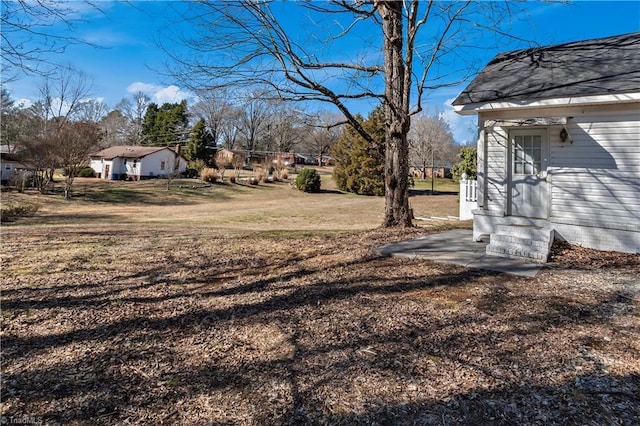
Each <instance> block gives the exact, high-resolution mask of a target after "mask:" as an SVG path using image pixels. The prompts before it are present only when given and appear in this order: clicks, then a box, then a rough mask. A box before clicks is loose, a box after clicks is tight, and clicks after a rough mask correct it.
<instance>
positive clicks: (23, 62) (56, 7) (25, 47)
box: [0, 0, 99, 82]
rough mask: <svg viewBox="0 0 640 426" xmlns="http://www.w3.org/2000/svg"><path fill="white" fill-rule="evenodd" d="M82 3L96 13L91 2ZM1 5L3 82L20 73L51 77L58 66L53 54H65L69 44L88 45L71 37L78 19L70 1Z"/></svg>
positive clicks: (22, 1)
mask: <svg viewBox="0 0 640 426" xmlns="http://www.w3.org/2000/svg"><path fill="white" fill-rule="evenodd" d="M82 3H83V5H85V6H86V5H88V6H90V7H91V8H92V9H95V10H99V8H98V7H97V6H96V4H95V3H93V2H91V1H85V2H82ZM1 6H2V12H1V13H0V27H2V31H0V37H1V40H2V42H1V43H0V51H1V52H2V75H3V79H4V81H5V82H6V81H8V80H12V79H15V78H17V75H18V74H19V73H21V72H22V73H25V74H38V75H43V76H46V75H52V74H54V73H55V71H56V70H57V69H59V67H60V64H57V63H55V62H54V61H53V59H52V55H54V54H61V53H64V51H65V49H66V48H67V46H69V45H71V44H85V45H86V44H89V43H87V42H86V41H85V40H81V39H80V38H79V37H76V36H74V35H73V30H74V26H75V25H76V24H77V23H78V22H80V21H81V19H80V18H79V15H78V13H77V10H76V9H74V7H73V5H72V4H70V3H69V2H60V1H58V2H56V1H50V0H28V1H27V0H19V1H15V0H2V3H1ZM76 6H77V5H76ZM60 26H61V27H62V28H64V30H63V31H61V30H60Z"/></svg>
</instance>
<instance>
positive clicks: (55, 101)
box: [21, 68, 97, 192]
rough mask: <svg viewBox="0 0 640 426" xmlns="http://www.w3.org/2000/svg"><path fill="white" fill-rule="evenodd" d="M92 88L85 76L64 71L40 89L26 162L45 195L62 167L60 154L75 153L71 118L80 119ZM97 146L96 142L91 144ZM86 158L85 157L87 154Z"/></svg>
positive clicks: (49, 77) (24, 142) (23, 143)
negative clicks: (31, 165)
mask: <svg viewBox="0 0 640 426" xmlns="http://www.w3.org/2000/svg"><path fill="white" fill-rule="evenodd" d="M89 95H90V84H89V83H88V82H87V79H86V76H85V75H84V74H83V73H80V72H76V71H73V70H71V69H67V68H63V69H62V70H61V71H60V74H59V75H58V76H56V77H55V78H54V77H52V76H47V77H46V78H45V82H44V84H43V85H42V87H41V88H40V96H41V99H40V100H39V101H38V102H36V103H35V104H34V105H33V106H32V107H31V108H30V112H31V115H32V124H33V126H34V130H33V134H32V136H31V137H26V138H23V141H22V142H21V144H22V145H23V147H24V153H25V156H26V158H25V160H27V161H29V162H30V163H32V164H34V165H35V167H36V177H35V178H36V183H37V186H38V189H39V190H40V191H41V192H44V191H45V190H46V188H47V185H48V184H49V182H50V181H51V180H52V179H53V172H54V170H55V167H57V166H58V165H60V162H61V158H63V157H65V156H67V154H61V153H63V152H66V150H72V149H75V148H73V147H69V146H67V145H68V144H69V145H74V144H76V141H75V139H74V138H73V137H72V135H73V134H74V133H76V132H75V129H70V127H73V121H72V118H74V117H77V116H78V115H80V114H79V112H80V111H81V109H82V105H83V102H84V101H85V100H86V99H87V98H89ZM90 142H91V143H93V144H96V142H97V140H95V139H92V140H91V141H90ZM85 155H86V153H85Z"/></svg>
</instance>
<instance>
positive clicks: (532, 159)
mask: <svg viewBox="0 0 640 426" xmlns="http://www.w3.org/2000/svg"><path fill="white" fill-rule="evenodd" d="M514 151H515V152H514V154H515V158H514V164H513V165H514V168H515V170H514V172H515V174H519V175H535V174H537V173H538V172H540V169H541V168H542V167H541V163H542V137H541V136H540V135H517V136H516V137H515V138H514Z"/></svg>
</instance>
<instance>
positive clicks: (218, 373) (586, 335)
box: [0, 186, 640, 425]
mask: <svg viewBox="0 0 640 426" xmlns="http://www.w3.org/2000/svg"><path fill="white" fill-rule="evenodd" d="M91 191H92V190H88V193H87V195H86V196H85V197H84V198H83V199H82V200H74V201H72V202H71V203H67V202H60V201H57V199H56V200H52V199H41V200H40V201H39V202H41V203H42V208H41V210H40V211H39V212H38V213H37V214H36V215H35V216H34V217H29V218H24V219H20V220H18V221H17V222H15V223H12V224H9V225H3V226H2V230H1V231H2V273H1V278H0V283H1V288H2V294H1V303H2V305H1V306H2V336H1V337H2V341H1V343H2V394H1V396H2V413H1V414H2V416H4V417H2V419H3V422H6V423H9V424H10V423H11V422H13V423H18V422H22V423H27V421H28V422H31V423H38V422H42V423H44V424H109V425H110V424H215V425H276V424H291V425H294V424H295V425H298V424H332V425H333V424H336V425H338V424H345V425H346V424H379V425H396V424H399V425H403V424H406V425H414V424H418V425H423V424H424V425H453V424H469V425H475V424H506V425H522V424H540V425H548V424H570V425H574V424H575V425H614V424H616V425H618V424H623V425H636V424H638V422H639V420H640V408H639V407H640V397H638V395H640V319H639V316H638V312H639V311H638V308H639V304H640V282H639V279H638V271H639V270H640V256H634V255H620V254H615V253H603V252H595V251H591V250H587V249H581V248H575V247H569V246H566V245H561V244H558V245H556V246H555V248H554V254H553V258H552V260H551V262H550V263H549V264H548V265H547V266H546V267H545V268H544V269H543V270H542V271H541V272H540V273H539V274H538V275H537V276H536V277H535V278H534V279H530V278H522V277H513V276H509V275H504V274H499V273H492V272H486V271H479V270H470V269H465V268H463V267H458V266H448V265H442V264H436V263H432V262H429V261H425V260H410V259H398V258H382V257H378V256H376V255H375V254H374V253H373V251H372V249H373V248H374V247H377V246H380V245H383V244H387V243H389V242H393V241H400V240H403V239H408V238H414V237H416V236H419V235H424V234H426V233H431V232H436V231H437V229H438V226H442V224H437V223H436V224H435V226H434V227H426V226H424V225H423V226H421V227H418V228H415V229H411V230H405V231H388V230H381V229H376V224H377V223H379V222H378V219H379V218H381V214H382V211H381V210H379V211H378V210H375V211H369V210H374V209H380V208H381V206H382V202H381V200H380V199H378V198H363V197H352V196H346V195H344V194H336V193H333V192H330V191H328V192H326V193H323V194H316V195H310V194H300V193H297V192H295V191H294V192H290V191H293V190H290V189H289V188H287V187H286V186H282V187H277V188H272V189H268V188H259V189H254V188H236V189H234V190H233V192H232V191H230V190H228V189H220V188H213V189H212V190H211V191H212V192H211V193H210V194H208V195H202V194H200V193H196V192H197V191H193V192H194V193H193V194H191V192H189V191H191V190H186V189H185V191H187V192H186V193H184V194H182V195H180V196H176V195H175V193H174V194H173V195H171V196H169V195H167V197H169V198H167V199H165V200H164V201H162V200H160V198H159V197H162V194H161V193H159V192H158V193H155V192H153V191H151V190H150V191H151V192H150V194H151V195H150V196H149V197H148V198H145V199H144V202H140V200H142V198H140V197H141V196H140V194H138V193H136V194H129V193H122V192H120V193H119V195H118V194H116V193H115V192H114V194H115V195H114V194H112V196H113V197H115V196H116V195H118V197H120V201H119V202H116V203H108V202H106V201H104V200H98V199H97V198H92V197H97V196H98V195H96V194H97V193H96V194H93V192H91ZM136 191H137V189H136ZM216 191H217V192H216ZM252 191H253V192H252ZM269 191H271V192H269ZM116 192H117V191H116ZM255 194H264V195H261V196H260V197H258V198H256V197H255ZM103 195H104V194H103ZM127 197H129V198H131V197H133V198H134V199H133V200H132V199H127ZM136 197H137V198H136ZM170 197H174V198H170ZM176 197H177V198H176ZM207 197H208V198H207ZM341 197H342V198H341ZM442 197H445V196H442ZM328 200H335V201H331V202H328ZM436 200H438V201H436ZM440 200H445V198H437V197H435V196H434V197H431V198H430V199H429V200H423V199H420V200H416V199H414V200H412V204H413V205H414V209H416V208H420V209H424V213H421V215H425V216H428V215H434V214H435V215H440V214H441V213H438V214H436V213H433V212H435V211H438V209H440V208H442V207H441V206H442V205H443V204H446V202H449V203H451V204H452V205H454V204H455V203H454V202H453V201H451V200H448V201H440ZM453 200H455V198H454V199H453ZM3 202H5V198H4V195H3ZM343 202H344V203H345V204H344V206H343V205H342V204H341V203H343ZM327 203H328V204H327ZM323 204H324V205H325V208H324V209H323V208H322V206H323ZM436 204H437V205H439V206H440V207H431V206H432V205H436ZM292 206H294V207H295V208H293V209H292ZM311 206H315V207H314V208H311ZM327 206H329V207H328V208H327ZM287 211H288V212H289V217H291V216H293V217H294V218H295V219H292V220H291V221H289V220H288V219H289V217H287V214H286V213H285V212H287ZM301 211H302V212H304V213H300V212H301ZM207 212H208V214H207ZM445 213H446V212H445ZM298 215H299V216H298Z"/></svg>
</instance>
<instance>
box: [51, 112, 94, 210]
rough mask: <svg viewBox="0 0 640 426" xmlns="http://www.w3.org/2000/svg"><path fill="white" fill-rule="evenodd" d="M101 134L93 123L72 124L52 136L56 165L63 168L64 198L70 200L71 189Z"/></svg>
mask: <svg viewBox="0 0 640 426" xmlns="http://www.w3.org/2000/svg"><path fill="white" fill-rule="evenodd" d="M101 137H102V132H101V130H100V127H99V126H98V125H97V124H95V123H89V122H73V123H67V124H66V125H64V126H62V127H61V128H60V130H59V131H57V132H55V134H54V135H53V136H52V145H53V146H54V147H55V148H54V149H55V155H56V163H57V164H58V165H60V166H61V167H63V168H64V198H65V199H67V200H68V199H70V198H71V187H72V185H73V181H74V179H75V178H76V176H78V173H79V172H80V170H81V169H82V168H83V167H84V166H86V163H87V157H88V155H89V153H90V152H91V151H92V150H93V149H94V148H96V147H97V146H99V144H100V138H101Z"/></svg>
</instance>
